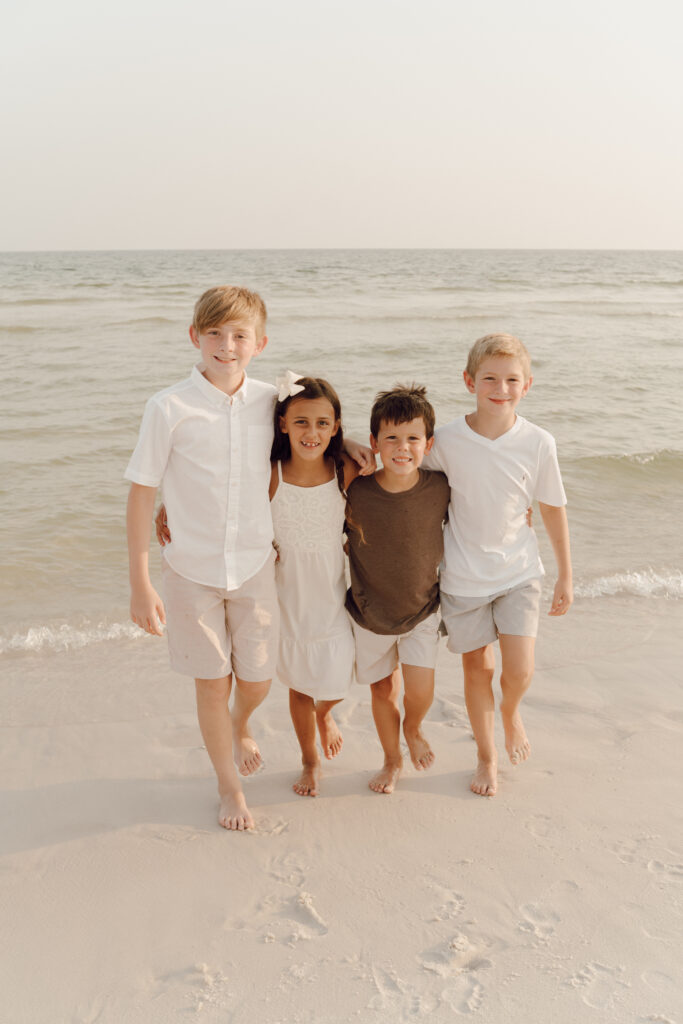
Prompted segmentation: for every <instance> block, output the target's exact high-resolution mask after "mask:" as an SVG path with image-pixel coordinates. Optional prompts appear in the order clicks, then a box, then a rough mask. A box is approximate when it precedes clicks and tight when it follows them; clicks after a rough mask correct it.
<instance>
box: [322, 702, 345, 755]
mask: <svg viewBox="0 0 683 1024" xmlns="http://www.w3.org/2000/svg"><path fill="white" fill-rule="evenodd" d="M315 717H316V721H317V723H318V732H319V733H320V745H321V746H322V748H323V754H324V755H325V757H326V758H327V759H328V761H329V760H330V759H331V758H333V757H336V756H337V754H338V753H339V751H340V750H341V748H342V744H343V742H344V739H343V737H342V734H341V732H340V731H339V726H338V725H337V723H336V722H335V720H334V718H333V717H332V712H331V711H328V712H327V714H325V715H321V714H319V713H318V711H317V710H316V713H315Z"/></svg>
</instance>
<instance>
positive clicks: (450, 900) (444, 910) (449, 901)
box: [432, 892, 465, 921]
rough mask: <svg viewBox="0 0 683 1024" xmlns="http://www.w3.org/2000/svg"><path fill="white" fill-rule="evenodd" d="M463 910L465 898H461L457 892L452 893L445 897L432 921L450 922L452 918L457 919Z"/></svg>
mask: <svg viewBox="0 0 683 1024" xmlns="http://www.w3.org/2000/svg"><path fill="white" fill-rule="evenodd" d="M464 909H465V897H464V896H461V895H460V893H459V892H452V893H449V894H448V895H447V896H446V900H445V902H444V903H442V905H441V906H440V907H439V908H438V909H437V910H436V912H435V914H434V917H433V918H432V920H433V921H452V920H453V918H455V917H459V916H460V914H462V912H463V910H464Z"/></svg>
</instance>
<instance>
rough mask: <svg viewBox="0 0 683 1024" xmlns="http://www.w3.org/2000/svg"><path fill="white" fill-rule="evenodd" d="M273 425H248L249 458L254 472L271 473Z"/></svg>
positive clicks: (250, 467) (250, 466)
mask: <svg viewBox="0 0 683 1024" xmlns="http://www.w3.org/2000/svg"><path fill="white" fill-rule="evenodd" d="M272 446H273V429H272V427H247V458H248V460H249V469H250V471H251V472H252V473H256V474H260V473H263V474H266V473H270V450H271V448H272Z"/></svg>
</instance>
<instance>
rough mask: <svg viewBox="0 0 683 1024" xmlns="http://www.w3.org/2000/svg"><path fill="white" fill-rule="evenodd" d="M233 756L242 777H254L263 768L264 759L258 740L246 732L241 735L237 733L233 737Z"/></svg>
mask: <svg viewBox="0 0 683 1024" xmlns="http://www.w3.org/2000/svg"><path fill="white" fill-rule="evenodd" d="M232 749H233V756H234V758H235V764H236V765H237V771H238V772H239V773H240V775H253V774H254V772H257V771H258V770H259V768H262V767H263V759H262V757H261V751H260V750H259V748H258V746H257V744H256V740H255V739H254V738H253V737H252V736H251V735H250V733H249V731H248V730H246V731H245V732H244V733H242V734H241V735H240V734H238V733H237V732H236V731H235V732H234V733H233V737H232Z"/></svg>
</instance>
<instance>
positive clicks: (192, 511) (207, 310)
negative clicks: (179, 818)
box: [126, 286, 278, 830]
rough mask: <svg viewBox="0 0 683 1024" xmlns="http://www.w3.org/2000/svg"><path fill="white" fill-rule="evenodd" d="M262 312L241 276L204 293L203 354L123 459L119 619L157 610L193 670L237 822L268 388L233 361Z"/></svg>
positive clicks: (179, 657) (263, 660)
mask: <svg viewBox="0 0 683 1024" xmlns="http://www.w3.org/2000/svg"><path fill="white" fill-rule="evenodd" d="M265 322H266V309H265V305H264V303H263V301H262V299H261V298H260V297H259V296H258V295H256V294H255V293H252V292H249V291H247V290H246V289H244V288H234V287H227V286H226V287H219V288H211V289H210V290H209V291H207V292H205V293H204V295H202V297H201V298H200V299H199V300H198V302H197V304H196V306H195V312H194V320H193V323H192V326H191V327H190V338H191V339H192V344H193V345H194V346H195V347H196V348H197V349H199V351H200V353H201V358H202V361H201V363H199V364H198V365H197V366H196V367H195V368H194V369H193V371H192V374H191V376H190V377H189V379H187V380H185V381H182V382H181V383H180V384H176V385H174V386H173V387H170V388H167V389H166V390H164V391H160V392H159V393H158V394H156V395H154V396H153V397H152V398H151V399H150V400H149V402H148V403H147V407H146V410H145V415H144V418H143V421H142V427H141V430H140V437H139V440H138V444H137V447H136V449H135V451H134V453H133V456H132V458H131V460H130V463H129V465H128V468H127V470H126V478H127V479H128V480H130V481H131V488H130V495H129V499H128V517H127V520H128V548H129V557H130V581H131V617H132V619H133V621H134V622H136V623H137V624H138V625H139V626H141V627H142V628H143V629H144V630H146V631H147V632H148V633H156V634H161V632H162V630H161V623H166V613H168V639H169V650H170V654H171V665H172V667H173V668H174V669H176V670H178V671H180V672H182V673H184V674H186V675H191V676H194V677H195V684H196V691H197V713H198V717H199V725H200V728H201V731H202V736H203V738H204V742H205V744H206V749H207V751H208V753H209V757H210V758H211V761H212V764H213V766H214V769H215V771H216V775H217V778H218V792H219V797H220V809H219V815H218V820H219V823H220V824H221V825H223V827H224V828H228V829H239V830H242V829H248V828H252V827H253V825H254V821H253V818H252V816H251V813H250V811H249V809H248V807H247V805H246V802H245V799H244V794H243V792H242V786H241V782H240V778H239V775H238V773H237V770H236V764H235V763H237V765H238V766H239V772H240V773H241V774H242V775H250V774H251V773H252V772H254V771H256V770H257V769H258V768H259V766H260V764H261V755H260V752H259V750H258V747H257V745H256V743H255V742H254V740H253V738H252V736H251V734H250V732H249V726H248V721H249V716H250V715H251V713H252V711H254V709H255V708H256V707H258V705H259V704H260V703H261V701H262V700H263V698H264V697H265V696H266V694H267V693H268V689H269V687H270V680H271V676H272V674H273V670H274V664H275V656H276V650H277V630H278V605H277V595H276V591H275V579H274V572H273V564H274V557H275V555H274V551H273V547H272V539H273V529H272V521H271V515H270V504H269V501H268V480H269V473H270V449H271V444H272V436H273V405H274V400H275V394H276V391H275V388H274V387H272V385H270V384H263V383H262V382H260V381H254V380H249V379H247V376H246V373H245V370H246V367H247V365H248V364H249V362H250V360H251V359H252V357H253V356H255V355H258V354H259V353H260V352H262V351H263V349H264V348H265V346H266V343H267V340H268V339H267V338H266V335H265ZM160 484H161V485H162V488H163V496H164V502H165V504H166V510H167V516H168V523H169V528H170V533H171V536H172V538H173V539H172V543H170V544H169V545H167V547H166V548H165V550H164V557H163V575H164V593H165V598H166V609H164V604H163V603H162V601H161V598H160V597H159V595H158V594H157V592H156V591H155V589H154V587H153V586H152V583H151V581H150V577H149V567H148V557H149V535H150V522H151V520H152V516H153V513H154V503H155V498H156V491H157V488H158V486H159V485H160ZM233 671H234V673H235V678H236V686H235V696H234V700H233V705H232V711H231V710H230V708H229V705H228V700H229V697H230V692H231V688H232V672H233Z"/></svg>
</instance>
